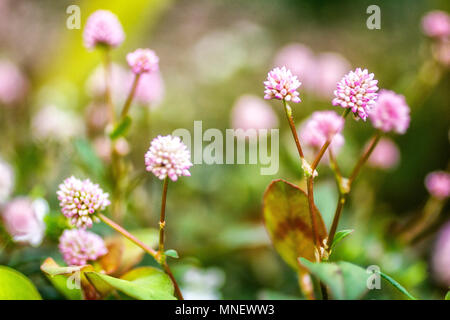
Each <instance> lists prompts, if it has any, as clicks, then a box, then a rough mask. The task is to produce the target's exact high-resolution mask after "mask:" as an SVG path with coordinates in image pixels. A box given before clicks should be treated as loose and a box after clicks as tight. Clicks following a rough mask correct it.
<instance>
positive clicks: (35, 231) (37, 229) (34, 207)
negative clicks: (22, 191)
mask: <svg viewBox="0 0 450 320" xmlns="http://www.w3.org/2000/svg"><path fill="white" fill-rule="evenodd" d="M41 200H42V201H43V202H44V204H43V205H42V201H40V200H35V201H32V200H31V199H29V198H26V197H19V198H15V199H13V200H12V201H11V202H9V203H8V204H7V205H6V207H5V209H4V211H3V222H4V225H5V228H6V231H7V232H8V233H9V234H10V235H11V236H12V237H13V240H14V241H15V242H19V243H27V244H30V245H32V246H33V247H37V246H39V245H40V244H41V242H42V239H43V238H44V234H45V223H44V216H45V215H46V214H47V211H48V205H47V202H45V200H43V199H41Z"/></svg>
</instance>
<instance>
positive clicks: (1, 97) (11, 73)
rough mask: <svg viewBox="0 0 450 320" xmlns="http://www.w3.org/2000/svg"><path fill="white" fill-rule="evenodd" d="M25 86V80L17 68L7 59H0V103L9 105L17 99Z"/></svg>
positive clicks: (26, 84) (23, 91)
mask: <svg viewBox="0 0 450 320" xmlns="http://www.w3.org/2000/svg"><path fill="white" fill-rule="evenodd" d="M27 87H28V83H27V80H26V78H25V76H24V75H23V73H22V72H21V71H20V70H19V68H17V66H16V65H15V64H13V63H11V62H9V61H8V60H0V104H4V105H6V106H9V105H11V104H13V103H15V102H17V101H19V100H20V99H21V98H22V97H23V96H24V94H25V92H26V90H27Z"/></svg>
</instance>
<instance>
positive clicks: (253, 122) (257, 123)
mask: <svg viewBox="0 0 450 320" xmlns="http://www.w3.org/2000/svg"><path fill="white" fill-rule="evenodd" d="M231 113H232V114H231V123H232V127H233V129H243V130H249V129H255V130H260V129H272V128H275V127H276V126H278V117H277V115H276V113H275V112H274V111H273V109H272V108H271V106H270V105H269V104H268V103H267V102H265V101H264V100H263V99H261V98H259V97H257V96H254V95H243V96H241V97H240V98H239V99H238V100H237V101H236V103H235V104H234V106H233V109H232V111H231Z"/></svg>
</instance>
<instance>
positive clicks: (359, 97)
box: [333, 68, 378, 121]
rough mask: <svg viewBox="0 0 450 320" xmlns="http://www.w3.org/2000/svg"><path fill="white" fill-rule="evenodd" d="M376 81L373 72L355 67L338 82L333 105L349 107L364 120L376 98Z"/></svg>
mask: <svg viewBox="0 0 450 320" xmlns="http://www.w3.org/2000/svg"><path fill="white" fill-rule="evenodd" d="M377 83H378V80H375V79H374V74H373V73H369V72H368V71H367V69H364V70H362V69H361V68H357V69H356V70H355V71H350V72H349V73H348V74H347V75H345V76H344V77H343V78H342V79H341V81H339V82H338V84H337V89H336V90H335V91H334V95H335V98H334V99H333V105H334V106H338V105H339V106H341V107H342V108H349V109H350V110H351V111H352V112H353V114H354V115H355V117H356V118H357V119H358V118H361V119H363V120H364V121H366V118H367V116H368V114H369V112H370V109H371V108H372V106H373V105H374V104H375V101H376V99H377V93H376V92H377V90H378V87H377Z"/></svg>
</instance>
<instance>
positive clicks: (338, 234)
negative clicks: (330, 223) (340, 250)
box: [330, 229, 354, 251]
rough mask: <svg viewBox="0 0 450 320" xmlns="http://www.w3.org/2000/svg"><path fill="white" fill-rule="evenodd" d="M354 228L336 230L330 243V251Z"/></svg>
mask: <svg viewBox="0 0 450 320" xmlns="http://www.w3.org/2000/svg"><path fill="white" fill-rule="evenodd" d="M353 231H354V230H353V229H348V230H340V231H338V232H336V235H335V236H334V239H333V243H332V244H331V249H330V251H333V249H334V247H335V246H336V245H337V244H338V243H339V242H340V241H341V240H342V239H344V238H345V237H347V236H348V235H349V234H351V233H352V232H353Z"/></svg>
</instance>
